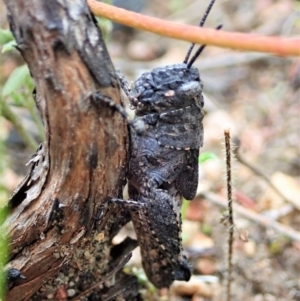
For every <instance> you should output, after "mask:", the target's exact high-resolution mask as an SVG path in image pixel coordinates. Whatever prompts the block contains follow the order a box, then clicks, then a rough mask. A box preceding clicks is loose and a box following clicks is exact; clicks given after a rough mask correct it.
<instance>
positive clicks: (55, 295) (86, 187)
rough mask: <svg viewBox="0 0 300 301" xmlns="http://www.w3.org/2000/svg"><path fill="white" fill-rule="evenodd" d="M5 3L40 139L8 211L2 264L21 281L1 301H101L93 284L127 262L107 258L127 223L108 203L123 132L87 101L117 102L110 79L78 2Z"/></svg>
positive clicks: (121, 172) (121, 180) (118, 170)
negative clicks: (7, 250) (7, 255)
mask: <svg viewBox="0 0 300 301" xmlns="http://www.w3.org/2000/svg"><path fill="white" fill-rule="evenodd" d="M5 3H6V5H7V8H8V18H9V22H10V25H11V29H12V31H13V33H14V35H15V38H16V41H17V44H18V49H19V50H20V52H21V54H22V56H23V58H24V60H25V61H26V63H27V64H28V66H29V68H30V71H31V74H32V76H33V78H34V80H35V84H36V97H35V99H36V104H37V106H38V108H39V111H40V114H41V116H42V120H43V122H44V126H45V133H46V135H45V136H46V141H45V142H44V143H43V144H42V145H41V146H40V148H39V149H38V151H37V153H36V154H35V155H34V156H33V158H32V159H31V161H30V171H29V173H28V175H27V176H26V178H25V179H24V181H23V182H22V183H21V185H20V186H19V187H18V188H17V189H16V191H15V192H14V194H13V196H12V198H11V200H10V202H9V205H10V208H11V213H10V216H9V218H8V220H7V224H8V228H9V235H10V237H11V260H10V263H9V264H10V266H11V267H14V268H17V269H19V270H21V273H22V275H24V276H25V277H26V279H25V280H18V281H16V282H15V283H13V285H12V287H11V288H10V290H9V291H8V293H7V299H6V300H8V301H10V300H15V301H16V300H47V299H52V300H67V299H68V298H70V297H74V300H79V295H80V294H81V295H80V296H86V297H87V296H89V295H90V294H94V298H95V300H104V299H105V298H104V297H103V296H104V294H103V290H102V291H101V290H99V285H98V287H97V289H96V290H95V289H94V287H93V285H94V284H97V283H98V284H100V283H101V282H103V279H105V273H108V272H109V271H110V270H111V269H113V268H112V266H115V268H114V269H115V270H117V269H119V268H120V267H121V266H122V264H124V263H125V262H126V260H128V256H127V255H126V254H127V253H128V252H122V250H121V251H119V252H117V255H115V256H114V257H113V256H110V248H111V238H112V236H113V235H114V234H115V233H116V232H117V231H118V229H119V228H120V227H121V226H123V225H124V223H126V222H127V221H128V214H127V212H126V211H125V210H123V209H122V208H120V207H116V206H115V205H108V203H107V199H108V198H109V197H121V196H122V190H123V186H124V184H125V172H126V165H127V164H126V154H127V142H128V138H127V130H126V124H125V122H124V121H123V120H122V118H121V116H120V115H119V114H118V113H116V112H114V111H113V110H112V108H110V107H108V106H107V105H105V104H104V103H102V102H101V101H100V102H99V101H98V102H97V101H95V100H94V98H93V95H94V93H95V92H97V91H100V92H101V94H103V95H106V96H109V97H111V98H112V99H113V100H115V102H116V103H120V101H121V97H120V90H119V83H118V80H117V77H116V75H115V70H114V67H113V65H112V62H111V60H110V57H109V54H108V52H107V50H106V47H105V44H104V41H103V39H102V36H101V32H100V30H99V29H98V27H97V26H96V24H95V21H94V18H93V16H92V15H91V13H90V11H89V9H88V7H87V5H86V2H85V1H84V0H76V1H74V0H73V1H72V0H65V1H61V0H42V1H41V0H14V1H13V0H5ZM133 245H134V244H131V248H129V251H130V250H131V249H132V248H133V247H134V246H133ZM113 260H115V263H114V262H113ZM116 262H119V264H116ZM112 274H113V273H110V276H112ZM126 281H127V280H126ZM126 281H125V282H126ZM127 282H128V283H129V282H130V281H129V280H128V281H127ZM128 283H127V285H129V284H128ZM130 283H131V284H132V282H130ZM100 288H101V286H100ZM106 291H107V289H106ZM115 292H116V290H115ZM115 294H117V293H115ZM108 295H109V294H107V296H108ZM76 296H77V297H76ZM76 298H77V299H76ZM108 299H109V298H108V297H106V300H108Z"/></svg>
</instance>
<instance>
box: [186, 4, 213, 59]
mask: <svg viewBox="0 0 300 301" xmlns="http://www.w3.org/2000/svg"><path fill="white" fill-rule="evenodd" d="M214 3H215V0H212V1H211V2H210V3H209V6H208V7H207V9H206V11H205V13H204V16H203V17H202V20H201V21H200V24H199V26H200V27H202V26H203V25H204V23H205V21H206V18H207V16H208V14H209V13H210V10H211V8H212V6H213V5H214ZM194 47H195V43H193V44H192V45H191V46H190V48H189V50H188V52H187V54H186V56H185V59H184V61H183V63H184V64H187V62H188V60H189V58H190V55H191V53H192V51H193V49H194Z"/></svg>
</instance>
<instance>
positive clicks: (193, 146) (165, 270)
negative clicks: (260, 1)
mask: <svg viewBox="0 0 300 301" xmlns="http://www.w3.org/2000/svg"><path fill="white" fill-rule="evenodd" d="M213 3H214V1H211V3H210V5H209V7H208V8H207V10H206V13H205V15H204V17H203V18H202V20H201V23H200V26H202V25H203V24H204V22H205V20H206V17H207V15H208V13H209V11H210V9H211V7H212V5H213ZM219 28H221V27H218V28H217V29H219ZM193 47H194V44H193V45H192V46H191V47H190V49H189V51H188V53H187V55H186V58H185V60H184V62H183V63H182V64H175V65H169V66H165V67H161V68H156V69H154V70H152V71H151V72H146V73H144V74H142V76H141V77H140V78H138V79H137V80H136V81H135V82H134V84H133V89H132V90H130V89H129V86H128V84H127V82H126V81H125V79H124V78H123V77H122V76H121V75H119V78H120V81H121V85H122V88H123V90H124V91H125V93H126V94H127V96H128V98H129V100H130V103H131V106H132V108H133V109H134V110H135V117H134V120H133V121H131V122H130V123H131V124H132V125H134V127H133V128H134V129H133V130H131V133H130V135H131V145H130V146H131V151H130V161H129V174H128V184H129V185H128V186H129V196H130V200H128V201H125V200H118V199H112V201H113V202H118V203H121V204H123V205H126V206H127V207H128V208H129V211H130V214H131V217H132V221H133V225H134V228H135V232H136V235H137V239H138V243H139V246H140V248H141V254H142V263H143V267H144V270H145V272H146V274H147V276H148V278H149V280H150V281H151V282H152V283H153V284H154V285H155V286H156V287H158V288H163V287H169V286H170V285H171V283H172V282H173V281H174V280H185V281H188V280H189V279H190V276H191V267H190V265H189V263H188V261H187V259H186V257H185V256H184V255H183V250H182V243H181V215H180V210H181V199H182V197H184V198H186V199H189V200H191V199H193V198H194V197H195V194H196V190H197V185H198V156H199V148H200V147H201V146H202V143H203V127H202V118H203V111H202V107H203V96H202V89H203V86H202V82H201V80H200V75H199V72H198V70H197V69H196V68H194V67H192V65H193V63H194V61H195V60H196V58H197V57H198V56H199V54H200V53H201V52H202V50H203V49H204V47H205V45H204V46H201V47H200V48H199V49H198V51H197V52H196V53H195V55H194V56H193V57H192V58H191V59H190V60H189V56H190V53H191V51H192V49H193ZM122 115H123V116H124V115H125V114H123V113H122Z"/></svg>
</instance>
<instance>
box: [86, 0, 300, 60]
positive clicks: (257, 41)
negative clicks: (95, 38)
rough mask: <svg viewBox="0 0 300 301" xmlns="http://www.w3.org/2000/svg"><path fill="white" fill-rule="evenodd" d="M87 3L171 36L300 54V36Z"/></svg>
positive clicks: (126, 21) (96, 11) (104, 14)
mask: <svg viewBox="0 0 300 301" xmlns="http://www.w3.org/2000/svg"><path fill="white" fill-rule="evenodd" d="M87 3H88V5H89V7H90V9H91V10H92V12H93V13H94V14H95V15H97V16H99V17H104V18H107V19H110V20H112V21H114V22H117V23H121V24H124V25H127V26H130V27H134V28H137V29H139V30H145V31H150V32H153V33H156V34H159V35H162V36H166V37H170V38H175V39H179V40H184V41H189V42H192V43H196V44H206V45H214V46H218V47H223V48H231V49H236V50H243V51H257V52H268V53H273V54H276V55H279V56H297V55H300V39H296V38H283V37H267V36H261V35H254V34H249V33H248V34H245V33H239V32H225V31H217V30H215V29H209V28H200V27H197V26H191V25H184V24H178V23H175V22H171V21H166V20H161V19H158V18H154V17H149V16H145V15H141V14H138V13H134V12H130V11H127V10H125V9H122V8H118V7H114V6H112V5H108V4H105V3H102V2H98V1H95V0H88V1H87Z"/></svg>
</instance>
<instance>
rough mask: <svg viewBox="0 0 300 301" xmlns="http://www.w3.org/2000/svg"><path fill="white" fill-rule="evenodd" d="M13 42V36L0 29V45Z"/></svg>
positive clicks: (8, 31) (6, 30)
mask: <svg viewBox="0 0 300 301" xmlns="http://www.w3.org/2000/svg"><path fill="white" fill-rule="evenodd" d="M13 40H14V36H13V34H12V32H11V31H10V30H8V29H3V28H0V45H4V44H6V43H8V42H10V41H13Z"/></svg>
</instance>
